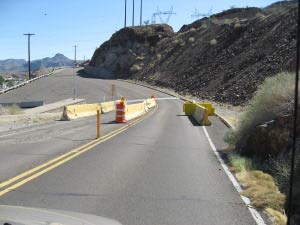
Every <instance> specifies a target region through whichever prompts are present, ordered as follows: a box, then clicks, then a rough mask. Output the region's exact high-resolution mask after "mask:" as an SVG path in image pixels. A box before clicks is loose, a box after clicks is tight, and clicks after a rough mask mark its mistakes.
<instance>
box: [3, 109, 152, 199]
mask: <svg viewBox="0 0 300 225" xmlns="http://www.w3.org/2000/svg"><path fill="white" fill-rule="evenodd" d="M157 108H158V107H156V109H155V110H153V111H151V112H150V113H149V114H146V116H143V117H140V118H138V119H136V120H134V121H133V122H132V123H129V124H127V125H125V126H122V127H121V128H119V129H117V130H115V131H112V132H111V133H109V134H107V135H105V136H103V137H102V138H101V139H97V140H94V141H91V142H89V143H87V144H85V145H83V146H81V147H79V148H76V149H74V150H71V151H70V152H68V153H66V154H63V155H61V156H59V157H57V158H55V159H53V160H50V161H48V162H46V163H44V164H42V165H40V166H37V167H35V168H33V169H31V170H28V171H26V172H24V173H22V174H20V175H18V176H16V177H13V178H11V179H9V180H7V181H5V182H3V183H1V184H0V187H5V186H7V185H9V184H11V183H13V182H15V181H18V180H20V179H21V178H24V177H26V176H29V175H30V174H32V173H34V172H36V171H38V170H40V169H43V168H44V167H46V166H48V165H50V166H49V167H47V168H45V169H43V170H41V171H39V172H37V173H35V174H33V175H31V176H29V177H27V178H25V179H23V180H21V181H19V182H18V183H15V184H13V185H12V186H10V187H8V188H6V189H4V190H3V191H0V197H1V196H3V195H5V194H6V193H8V192H10V191H12V190H14V189H16V188H18V187H20V186H22V185H24V184H26V183H27V182H29V181H31V180H33V179H35V178H37V177H39V176H41V175H43V174H45V173H46V172H48V171H50V170H52V169H54V168H56V167H58V166H60V165H61V164H64V163H66V162H68V161H70V160H71V159H73V158H75V157H77V156H79V155H81V154H83V153H84V152H87V151H89V150H91V149H93V148H94V147H95V146H97V145H98V144H101V143H103V142H105V141H107V140H109V139H111V138H113V137H114V136H116V135H118V134H120V133H122V132H123V131H125V130H127V129H129V128H130V127H131V126H134V125H135V124H137V123H139V122H141V121H142V120H144V119H145V118H146V117H148V116H150V115H152V114H153V113H154V112H156V110H157ZM71 154H72V155H71ZM69 155H71V156H69ZM60 159H61V160H60ZM59 160H60V161H59ZM57 161H58V162H57ZM55 162H56V163H55ZM53 163H55V164H53ZM51 164H52V165H51Z"/></svg>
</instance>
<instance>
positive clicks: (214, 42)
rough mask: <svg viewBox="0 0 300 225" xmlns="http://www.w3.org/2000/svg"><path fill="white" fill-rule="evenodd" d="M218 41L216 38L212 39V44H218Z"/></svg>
mask: <svg viewBox="0 0 300 225" xmlns="http://www.w3.org/2000/svg"><path fill="white" fill-rule="evenodd" d="M217 43H218V42H217V40H216V39H212V40H210V45H216V44H217Z"/></svg>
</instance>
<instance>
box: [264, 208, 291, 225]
mask: <svg viewBox="0 0 300 225" xmlns="http://www.w3.org/2000/svg"><path fill="white" fill-rule="evenodd" d="M265 212H266V213H267V214H269V215H270V216H271V220H272V222H273V224H275V225H286V223H287V217H286V216H285V215H284V214H283V213H281V212H279V211H277V210H274V209H271V208H266V209H265Z"/></svg>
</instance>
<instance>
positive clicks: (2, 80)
mask: <svg viewBox="0 0 300 225" xmlns="http://www.w3.org/2000/svg"><path fill="white" fill-rule="evenodd" d="M3 83H4V78H3V77H2V76H1V75H0V85H2V84H3Z"/></svg>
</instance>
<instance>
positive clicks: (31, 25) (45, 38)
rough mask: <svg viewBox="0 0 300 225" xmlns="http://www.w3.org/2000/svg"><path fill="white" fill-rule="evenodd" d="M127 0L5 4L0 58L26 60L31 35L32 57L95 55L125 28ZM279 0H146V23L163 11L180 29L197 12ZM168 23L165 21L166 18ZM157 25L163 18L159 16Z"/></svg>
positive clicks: (7, 0) (0, 16)
mask: <svg viewBox="0 0 300 225" xmlns="http://www.w3.org/2000/svg"><path fill="white" fill-rule="evenodd" d="M124 2H125V0H0V21H1V24H0V60H3V59H8V58H16V59H26V60H27V36H24V35H23V34H24V33H34V34H35V35H34V36H31V59H32V60H34V59H41V58H45V57H53V56H54V55H55V54H56V53H62V54H64V55H65V56H67V57H69V58H71V59H73V58H74V47H73V46H74V45H77V59H80V60H83V59H84V58H85V59H89V58H91V57H92V55H93V53H94V51H95V49H96V48H97V47H99V46H100V45H101V44H102V43H103V42H104V41H106V40H108V39H109V38H110V37H111V35H112V34H113V33H114V32H116V31H118V30H119V29H121V28H123V27H124ZM140 2H141V0H135V25H139V18H140V14H139V9H140ZM274 2H276V1H274V0H247V1H246V0H143V20H142V21H146V20H150V21H151V17H152V14H153V13H154V12H156V11H157V9H159V10H160V11H169V10H170V9H171V7H173V11H174V13H176V14H174V15H172V16H171V17H170V20H169V23H168V24H169V25H171V26H172V27H173V29H174V31H178V30H179V29H180V27H182V26H183V25H184V24H189V23H191V22H193V21H194V20H195V18H192V17H191V15H192V14H193V12H194V11H195V10H198V12H200V13H203V14H207V13H209V11H210V10H211V11H212V13H213V14H214V13H218V12H221V11H223V10H226V9H229V8H230V7H232V6H234V7H246V6H253V7H265V6H267V5H269V4H272V3H274ZM132 3H133V0H127V24H128V25H129V26H131V25H132ZM163 19H164V20H165V19H166V17H163ZM157 22H159V19H158V18H157Z"/></svg>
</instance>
